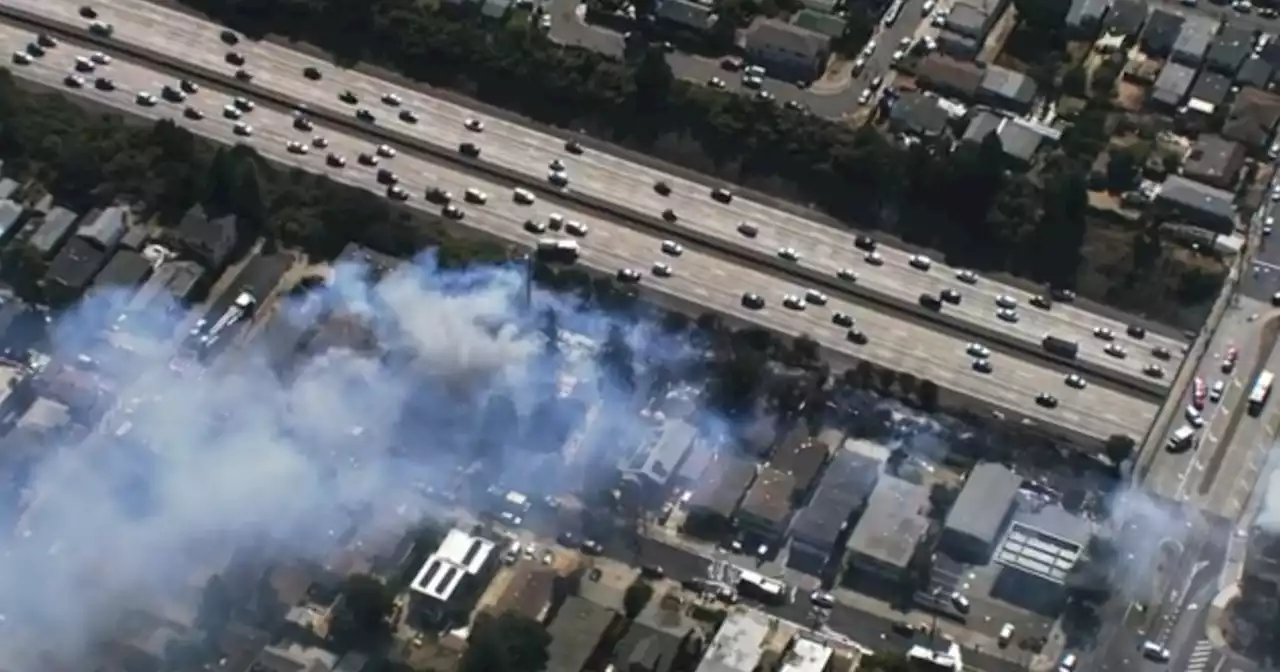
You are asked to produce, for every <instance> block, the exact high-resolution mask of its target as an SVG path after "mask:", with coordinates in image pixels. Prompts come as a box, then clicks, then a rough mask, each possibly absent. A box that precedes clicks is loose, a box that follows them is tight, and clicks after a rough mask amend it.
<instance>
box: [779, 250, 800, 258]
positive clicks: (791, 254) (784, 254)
mask: <svg viewBox="0 0 1280 672" xmlns="http://www.w3.org/2000/svg"><path fill="white" fill-rule="evenodd" d="M778 258H779V259H785V260H787V261H800V253H799V252H796V248H794V247H780V248H778Z"/></svg>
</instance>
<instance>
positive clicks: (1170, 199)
mask: <svg viewBox="0 0 1280 672" xmlns="http://www.w3.org/2000/svg"><path fill="white" fill-rule="evenodd" d="M1156 200H1157V201H1158V202H1161V203H1165V204H1168V205H1173V206H1175V207H1178V208H1181V209H1185V210H1190V211H1193V212H1195V213H1197V214H1199V215H1201V216H1202V217H1204V218H1208V219H1215V220H1221V221H1224V222H1225V221H1230V220H1233V219H1235V216H1236V210H1235V195H1234V194H1232V193H1231V192H1229V191H1226V190H1224V189H1218V188H1216V187H1211V186H1209V185H1207V184H1201V183H1199V182H1196V181H1195V180H1190V179H1187V178H1185V177H1182V176H1181V175H1174V176H1171V177H1169V178H1168V179H1166V180H1165V181H1164V183H1163V184H1162V185H1161V186H1160V193H1158V194H1157V195H1156Z"/></svg>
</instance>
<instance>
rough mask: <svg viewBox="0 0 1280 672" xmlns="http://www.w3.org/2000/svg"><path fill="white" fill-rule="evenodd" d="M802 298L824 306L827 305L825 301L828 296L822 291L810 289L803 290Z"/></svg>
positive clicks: (827, 299)
mask: <svg viewBox="0 0 1280 672" xmlns="http://www.w3.org/2000/svg"><path fill="white" fill-rule="evenodd" d="M804 300H805V301H808V302H809V303H812V304H813V305H815V306H825V305H827V301H829V300H830V298H829V297H828V296H827V295H826V294H823V293H822V292H819V291H818V290H816V289H810V290H806V291H805V293H804Z"/></svg>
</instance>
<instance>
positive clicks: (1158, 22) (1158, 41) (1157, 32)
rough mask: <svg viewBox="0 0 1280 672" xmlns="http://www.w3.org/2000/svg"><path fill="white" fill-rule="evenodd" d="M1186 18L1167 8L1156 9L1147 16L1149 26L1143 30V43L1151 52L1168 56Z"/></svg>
mask: <svg viewBox="0 0 1280 672" xmlns="http://www.w3.org/2000/svg"><path fill="white" fill-rule="evenodd" d="M1184 21H1185V19H1184V18H1183V17H1181V16H1178V15H1177V14H1174V13H1173V12H1170V11H1169V10H1167V9H1159V8H1158V9H1155V10H1153V11H1152V12H1151V15H1150V16H1148V17H1147V27H1146V28H1145V29H1143V31H1142V45H1143V47H1145V48H1146V50H1147V51H1148V52H1149V53H1152V54H1155V55H1156V56H1166V55H1168V54H1169V52H1170V51H1172V50H1173V45H1174V43H1175V42H1177V41H1178V34H1179V33H1181V32H1182V24H1183V22H1184Z"/></svg>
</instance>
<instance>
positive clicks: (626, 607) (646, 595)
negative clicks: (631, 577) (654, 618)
mask: <svg viewBox="0 0 1280 672" xmlns="http://www.w3.org/2000/svg"><path fill="white" fill-rule="evenodd" d="M651 599H653V586H652V585H650V584H649V582H648V581H645V580H644V579H636V581H635V582H634V583H632V584H631V585H630V586H627V592H626V593H623V595H622V613H624V614H626V617H627V618H630V619H634V618H635V617H636V616H639V615H640V612H642V611H644V608H645V607H646V606H648V604H649V600H651Z"/></svg>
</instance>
